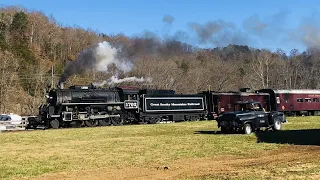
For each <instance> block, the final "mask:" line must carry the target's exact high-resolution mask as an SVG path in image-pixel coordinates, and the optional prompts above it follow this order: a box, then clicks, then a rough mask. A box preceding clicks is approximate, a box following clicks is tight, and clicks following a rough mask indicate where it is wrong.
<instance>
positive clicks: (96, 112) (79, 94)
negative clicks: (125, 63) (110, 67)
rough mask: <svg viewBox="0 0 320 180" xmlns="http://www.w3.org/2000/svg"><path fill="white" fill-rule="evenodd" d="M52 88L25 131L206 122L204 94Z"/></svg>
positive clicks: (169, 91) (81, 87)
mask: <svg viewBox="0 0 320 180" xmlns="http://www.w3.org/2000/svg"><path fill="white" fill-rule="evenodd" d="M60 87H61V88H57V89H52V90H50V91H49V92H48V98H47V103H46V104H44V105H42V106H40V108H39V116H38V117H37V118H32V119H29V125H28V128H36V127H37V126H39V125H43V126H44V127H45V128H54V129H56V128H59V127H81V126H89V127H94V126H98V125H101V126H106V125H122V124H138V123H151V124H153V123H161V122H168V121H185V120H200V119H206V115H207V109H206V99H205V96H204V95H200V94H196V95H191V94H190V95H189V94H187V95H186V94H184V95H183V94H176V93H175V91H173V90H150V89H144V90H140V89H137V88H133V87H114V88H96V87H94V86H92V85H91V86H71V87H69V88H68V89H64V88H63V85H61V86H60Z"/></svg>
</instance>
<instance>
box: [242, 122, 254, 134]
mask: <svg viewBox="0 0 320 180" xmlns="http://www.w3.org/2000/svg"><path fill="white" fill-rule="evenodd" d="M243 131H244V133H245V134H251V133H252V127H251V125H250V124H248V123H247V124H245V125H244V127H243Z"/></svg>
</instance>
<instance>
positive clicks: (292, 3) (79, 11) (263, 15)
mask: <svg viewBox="0 0 320 180" xmlns="http://www.w3.org/2000/svg"><path fill="white" fill-rule="evenodd" d="M0 5H2V6H8V5H21V6H23V7H25V8H27V9H29V10H37V11H42V12H44V13H45V14H46V15H53V16H54V17H55V19H56V20H57V21H58V22H60V23H62V24H63V25H70V26H73V25H77V26H80V27H82V28H85V29H86V28H90V29H93V30H98V31H99V32H103V33H105V34H117V33H124V34H126V35H130V36H132V35H139V34H141V33H142V32H144V31H146V30H148V31H152V32H155V33H158V34H160V35H161V36H163V35H164V34H166V33H169V34H171V35H174V34H175V32H177V31H183V32H185V34H187V36H179V38H180V39H181V40H183V41H186V42H189V43H192V44H196V45H199V46H208V47H212V46H213V47H214V46H217V45H222V46H223V45H225V44H228V43H231V42H239V43H240V44H241V43H242V44H247V45H249V46H252V47H258V48H269V49H272V50H275V49H276V48H282V49H284V50H286V51H288V50H289V49H292V48H297V49H299V50H304V49H305V48H306V45H308V44H313V45H317V40H318V39H317V37H316V38H315V40H314V39H313V35H315V36H319V35H317V30H318V25H317V23H316V22H318V19H320V18H318V17H320V16H319V8H320V3H319V1H316V0H304V1H302V0H268V1H262V0H261V1H259V0H242V1H237V0H224V1H222V0H220V1H217V0H211V1H210V0H199V1H195V0H194V1H192V0H183V1H182V0H176V1H173V0H171V1H170V0H158V1H155V0H149V1H147V0H135V1H133V0H126V1H125V0H117V1H108V0H92V1H85V0H83V1H79V0H78V1H75V0H1V1H0ZM165 15H170V16H172V17H173V18H174V21H173V22H172V23H171V24H168V23H165V22H163V20H162V19H163V17H164V16H165ZM219 20H222V21H223V22H224V25H225V24H231V25H230V26H229V25H228V28H229V30H230V31H228V33H229V34H228V33H222V32H221V33H220V34H219V35H217V36H219V37H218V38H217V37H210V40H209V41H207V42H206V44H203V43H202V44H201V42H199V37H198V36H197V33H196V31H195V27H198V28H199V27H202V28H203V25H206V23H208V22H214V24H215V25H217V22H218V21H219ZM220 22H221V21H220ZM245 22H247V23H248V22H249V25H247V26H246V27H247V28H248V26H251V25H252V26H251V27H259V29H256V28H255V29H252V28H251V29H250V28H249V29H246V28H245V27H244V26H245V25H244V23H245ZM192 23H193V24H196V25H195V26H190V24H192ZM307 23H309V24H311V26H312V27H311V30H308V31H307V32H305V33H304V34H301V32H302V31H301V29H299V27H300V28H301V27H302V26H301V24H304V25H305V24H307ZM250 24H251V25H250ZM257 24H259V26H257ZM220 25H221V24H220ZM260 25H261V26H260ZM307 25H308V24H307ZM307 25H305V26H303V27H309V26H307ZM191 27H193V29H192V28H191ZM205 27H211V26H209V25H208V26H205ZM261 28H262V29H261ZM260 30H261V31H260ZM303 30H305V29H303ZM258 31H259V32H258ZM230 33H231V34H230ZM288 34H290V35H289V37H288ZM318 38H319V39H320V37H318ZM217 39H218V40H217ZM217 41H219V42H217ZM319 42H320V41H319Z"/></svg>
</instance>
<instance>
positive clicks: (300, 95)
mask: <svg viewBox="0 0 320 180" xmlns="http://www.w3.org/2000/svg"><path fill="white" fill-rule="evenodd" d="M257 92H263V93H269V94H270V102H271V109H272V110H275V111H283V112H284V113H285V114H287V115H320V102H319V100H320V90H315V89H281V90H272V89H261V90H258V91H257Z"/></svg>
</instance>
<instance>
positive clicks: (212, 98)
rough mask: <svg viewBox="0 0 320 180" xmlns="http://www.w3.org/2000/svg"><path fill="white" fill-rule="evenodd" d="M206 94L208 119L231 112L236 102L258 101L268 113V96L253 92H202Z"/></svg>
mask: <svg viewBox="0 0 320 180" xmlns="http://www.w3.org/2000/svg"><path fill="white" fill-rule="evenodd" d="M201 94H206V97H207V108H208V119H216V118H217V117H218V115H219V114H220V113H223V112H230V111H233V108H232V107H233V104H234V103H235V102H238V101H259V102H260V103H261V104H262V105H263V108H264V109H265V110H266V111H270V110H271V107H270V95H269V94H268V93H254V92H215V91H203V92H202V93H201Z"/></svg>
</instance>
